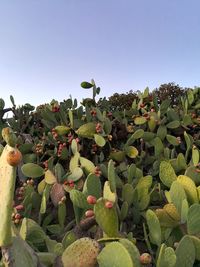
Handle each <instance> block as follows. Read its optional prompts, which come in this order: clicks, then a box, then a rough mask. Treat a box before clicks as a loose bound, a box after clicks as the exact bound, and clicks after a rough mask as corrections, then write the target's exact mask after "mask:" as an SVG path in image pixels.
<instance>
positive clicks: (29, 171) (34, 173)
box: [21, 163, 45, 178]
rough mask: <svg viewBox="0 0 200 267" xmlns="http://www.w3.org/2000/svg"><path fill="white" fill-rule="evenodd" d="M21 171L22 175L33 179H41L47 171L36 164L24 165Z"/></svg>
mask: <svg viewBox="0 0 200 267" xmlns="http://www.w3.org/2000/svg"><path fill="white" fill-rule="evenodd" d="M21 170H22V173H23V174H24V175H25V176H26V177H31V178H38V177H41V176H42V175H44V173H45V170H44V169H43V168H42V167H40V166H39V165H37V164H34V163H26V164H24V165H23V166H22V168H21Z"/></svg>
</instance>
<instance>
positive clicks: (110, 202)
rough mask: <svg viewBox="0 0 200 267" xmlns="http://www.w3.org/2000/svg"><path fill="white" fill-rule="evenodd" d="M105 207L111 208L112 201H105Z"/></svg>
mask: <svg viewBox="0 0 200 267" xmlns="http://www.w3.org/2000/svg"><path fill="white" fill-rule="evenodd" d="M105 207H106V208H107V209H111V208H112V207H113V202H112V201H106V203H105Z"/></svg>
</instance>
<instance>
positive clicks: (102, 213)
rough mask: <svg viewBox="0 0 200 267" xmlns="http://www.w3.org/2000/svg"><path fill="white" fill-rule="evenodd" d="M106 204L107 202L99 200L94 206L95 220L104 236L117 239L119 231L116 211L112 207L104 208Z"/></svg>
mask: <svg viewBox="0 0 200 267" xmlns="http://www.w3.org/2000/svg"><path fill="white" fill-rule="evenodd" d="M106 202H107V200H105V199H103V198H100V199H98V201H97V203H96V204H95V205H94V214H95V219H96V221H97V223H98V225H99V226H100V227H101V228H102V230H103V231H104V232H105V233H106V235H108V236H109V237H117V236H118V230H119V229H118V228H119V222H118V215H117V211H116V208H115V207H114V206H113V207H111V208H107V207H106V206H105V204H106Z"/></svg>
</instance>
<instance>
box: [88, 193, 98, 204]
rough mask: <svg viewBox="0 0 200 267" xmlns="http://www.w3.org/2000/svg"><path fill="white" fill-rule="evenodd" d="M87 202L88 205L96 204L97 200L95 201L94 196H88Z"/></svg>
mask: <svg viewBox="0 0 200 267" xmlns="http://www.w3.org/2000/svg"><path fill="white" fill-rule="evenodd" d="M87 202H88V204H92V205H93V204H95V203H96V202H97V199H96V197H94V196H91V195H90V196H88V197H87Z"/></svg>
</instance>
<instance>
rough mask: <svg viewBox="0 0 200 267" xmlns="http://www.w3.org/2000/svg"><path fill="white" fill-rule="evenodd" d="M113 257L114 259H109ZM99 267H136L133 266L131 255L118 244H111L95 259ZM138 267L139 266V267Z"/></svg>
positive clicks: (135, 266)
mask: <svg viewBox="0 0 200 267" xmlns="http://www.w3.org/2000/svg"><path fill="white" fill-rule="evenodd" d="M111 255H114V257H111ZM97 261H98V264H99V267H111V266H115V267H138V266H137V265H133V261H132V258H131V255H130V254H129V252H128V250H127V249H126V248H125V247H124V245H123V244H122V243H120V242H112V243H110V244H108V245H106V247H105V248H103V250H102V251H101V253H100V254H99V255H98V257H97ZM139 266H140V265H139Z"/></svg>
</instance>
